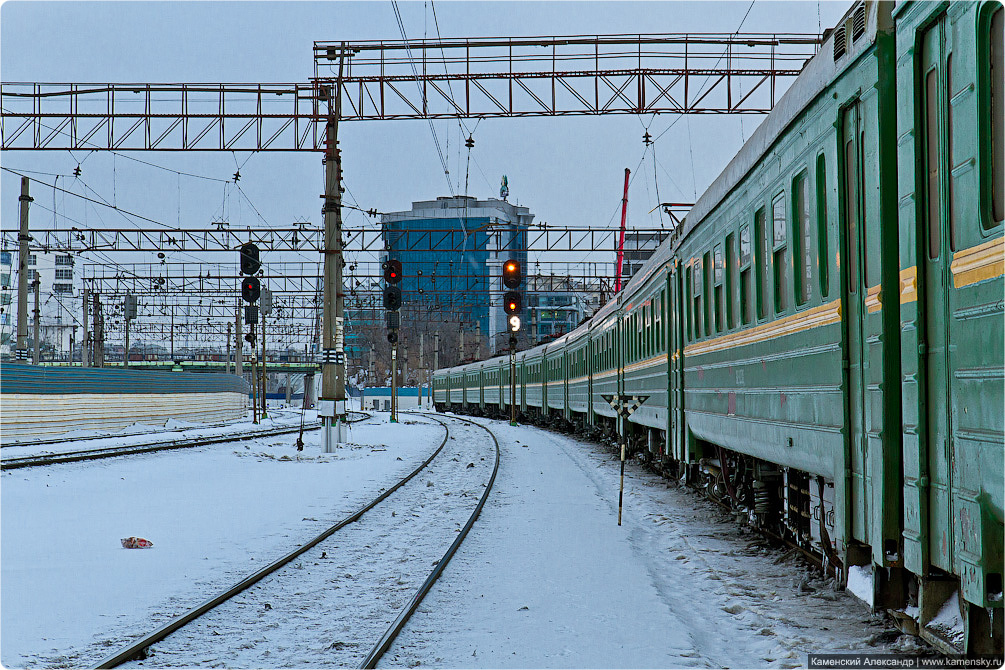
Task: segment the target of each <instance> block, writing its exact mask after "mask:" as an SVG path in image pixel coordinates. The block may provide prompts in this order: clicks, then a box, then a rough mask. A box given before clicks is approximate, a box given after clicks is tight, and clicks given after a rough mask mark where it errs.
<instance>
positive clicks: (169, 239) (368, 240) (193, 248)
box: [0, 205, 690, 254]
mask: <svg viewBox="0 0 1005 670" xmlns="http://www.w3.org/2000/svg"><path fill="white" fill-rule="evenodd" d="M688 207H690V206H689V205H688ZM679 217H680V214H677V215H675V217H674V218H673V219H672V221H675V222H678V223H679V221H680V218H679ZM670 230H672V229H670ZM670 230H668V229H666V228H633V229H631V230H630V231H629V232H630V233H633V234H636V233H637V234H638V235H640V236H644V235H661V234H662V235H667V234H669V232H670ZM343 232H344V248H345V252H346V253H347V254H351V253H354V252H373V253H378V252H382V251H384V250H385V248H386V245H387V242H388V241H390V243H391V245H392V247H393V248H394V249H395V250H398V251H431V250H435V251H441V252H457V253H460V252H464V251H486V250H489V251H494V250H495V249H497V248H498V247H497V246H493V245H496V244H497V240H495V239H494V237H493V235H494V233H492V232H491V231H490V232H489V234H488V235H485V234H483V233H484V232H485V231H484V230H481V229H479V230H472V231H469V232H468V233H465V232H464V231H461V230H456V229H442V230H428V229H427V230H403V231H398V230H395V231H390V232H388V233H387V235H386V238H385V233H383V232H382V231H381V230H380V229H379V228H344V229H343ZM499 234H504V233H499ZM617 234H618V229H617V228H560V227H552V226H535V227H531V228H529V229H528V230H527V248H528V250H529V251H531V252H545V251H563V252H587V251H611V250H612V249H614V248H615V246H614V245H615V242H616V237H617ZM245 242H255V243H256V244H257V245H258V246H259V248H260V249H261V250H262V251H263V252H267V251H268V252H273V251H299V252H315V253H319V254H320V253H321V250H322V245H323V243H324V239H323V235H322V230H321V229H320V228H308V227H303V228H289V229H277V228H254V229H248V230H242V231H230V230H218V229H212V230H209V229H204V230H186V229H180V228H173V229H167V228H147V229H143V228H88V229H86V230H80V229H78V228H76V227H72V228H70V229H69V230H67V229H55V230H44V231H35V232H33V233H32V241H31V243H30V244H29V246H30V248H31V249H32V251H42V252H43V253H49V252H51V251H59V252H63V253H77V254H80V253H86V252H90V251H103V252H107V251H144V252H153V253H156V252H165V253H168V252H172V251H185V252H202V251H215V252H219V251H235V252H236V250H237V249H238V247H240V246H241V245H242V244H244V243H245ZM0 248H3V249H8V250H9V249H16V248H17V231H16V230H3V231H0Z"/></svg>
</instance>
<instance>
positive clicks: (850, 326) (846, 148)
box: [840, 101, 870, 540]
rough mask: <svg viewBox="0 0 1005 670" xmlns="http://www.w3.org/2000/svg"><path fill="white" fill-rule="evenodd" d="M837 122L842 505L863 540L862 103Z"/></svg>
mask: <svg viewBox="0 0 1005 670" xmlns="http://www.w3.org/2000/svg"><path fill="white" fill-rule="evenodd" d="M842 117H843V118H842V121H841V152H840V155H841V168H842V169H841V188H842V194H841V195H842V198H841V202H842V204H843V212H842V214H843V216H842V219H843V221H842V223H843V226H842V228H843V231H842V232H843V234H842V235H841V237H842V238H843V244H842V249H841V261H842V263H841V265H842V266H843V267H842V270H843V274H844V279H845V281H844V282H843V284H844V287H843V298H844V310H843V311H844V314H845V315H846V316H845V319H844V328H845V347H846V349H845V357H846V359H847V361H848V369H847V377H846V392H847V398H846V405H845V406H846V408H847V409H846V416H845V430H846V431H847V435H846V439H847V440H848V449H847V452H846V453H847V455H848V462H847V463H846V464H845V467H846V468H847V469H848V470H849V471H850V473H851V481H850V485H851V486H850V490H848V491H846V492H845V496H846V497H848V498H849V499H848V500H846V507H845V509H847V510H849V512H850V514H851V517H850V519H851V527H850V528H849V529H848V530H849V531H850V535H851V537H849V538H846V540H850V539H852V538H855V539H860V540H865V539H867V538H868V537H869V528H868V526H867V523H866V522H867V519H869V518H870V516H869V510H868V509H867V508H868V498H869V497H868V495H867V482H866V474H867V473H866V464H867V458H866V453H867V452H866V448H867V444H866V428H865V403H866V380H867V379H868V370H867V367H868V363H867V356H868V351H867V349H866V347H867V346H868V345H867V344H866V337H865V329H864V326H865V324H864V310H865V304H864V303H865V297H864V294H865V292H866V289H867V287H866V286H865V285H864V281H863V277H864V275H865V264H864V260H865V259H864V249H863V245H862V241H863V238H864V232H865V207H864V202H863V198H864V197H865V195H866V194H865V193H864V188H863V183H864V169H863V168H864V166H863V165H862V138H863V129H862V103H861V102H860V101H855V102H854V103H852V104H851V105H850V106H849V107H846V108H845V110H844V112H843V115H842Z"/></svg>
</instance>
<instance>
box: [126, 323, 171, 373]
mask: <svg viewBox="0 0 1005 670" xmlns="http://www.w3.org/2000/svg"><path fill="white" fill-rule="evenodd" d="M123 320H124V321H125V322H126V337H125V340H126V341H125V349H123V350H122V367H124V368H128V367H129V321H130V320H131V319H129V317H127V316H124V308H123ZM171 325H172V326H173V325H174V324H171ZM171 330H172V335H173V334H174V332H173V331H174V328H172V329H171ZM172 339H174V338H173V337H172Z"/></svg>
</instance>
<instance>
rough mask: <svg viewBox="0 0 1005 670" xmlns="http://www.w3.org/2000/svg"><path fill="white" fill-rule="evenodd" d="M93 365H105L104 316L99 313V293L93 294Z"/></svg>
mask: <svg viewBox="0 0 1005 670" xmlns="http://www.w3.org/2000/svg"><path fill="white" fill-rule="evenodd" d="M93 306H94V310H93V311H94V314H93V317H92V318H93V319H94V367H96V368H100V367H104V365H105V317H104V315H103V314H102V313H101V295H100V294H98V293H95V294H94V303H93Z"/></svg>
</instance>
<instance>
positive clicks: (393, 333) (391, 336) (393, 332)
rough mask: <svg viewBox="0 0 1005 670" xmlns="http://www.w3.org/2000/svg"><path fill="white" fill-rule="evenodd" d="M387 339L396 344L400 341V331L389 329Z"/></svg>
mask: <svg viewBox="0 0 1005 670" xmlns="http://www.w3.org/2000/svg"><path fill="white" fill-rule="evenodd" d="M387 341H388V342H390V343H391V344H395V343H397V341H398V331H396V330H389V331H387Z"/></svg>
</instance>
